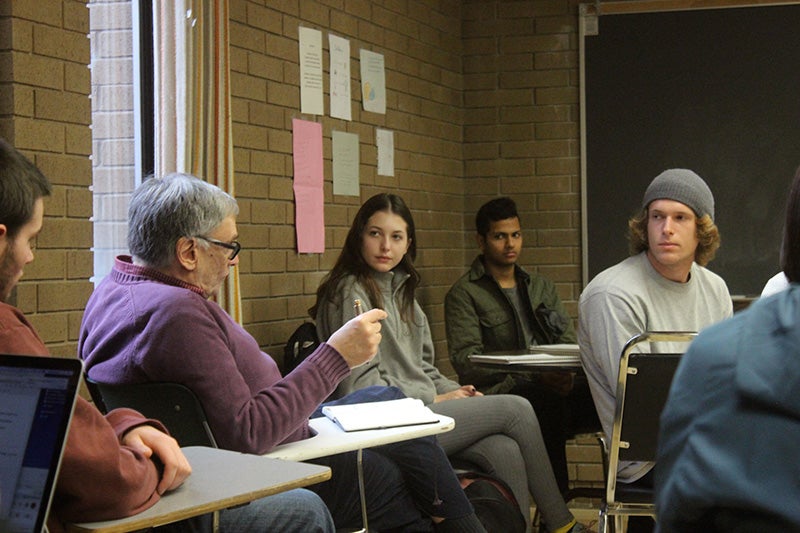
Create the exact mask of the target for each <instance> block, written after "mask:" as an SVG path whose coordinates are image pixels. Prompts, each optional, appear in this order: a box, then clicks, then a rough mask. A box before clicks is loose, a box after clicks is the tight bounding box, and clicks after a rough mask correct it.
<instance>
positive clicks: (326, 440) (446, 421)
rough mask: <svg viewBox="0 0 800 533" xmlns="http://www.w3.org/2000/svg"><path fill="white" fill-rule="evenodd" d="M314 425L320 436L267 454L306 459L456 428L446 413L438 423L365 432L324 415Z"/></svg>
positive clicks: (314, 421) (313, 421)
mask: <svg viewBox="0 0 800 533" xmlns="http://www.w3.org/2000/svg"><path fill="white" fill-rule="evenodd" d="M310 424H311V427H312V428H313V429H314V431H316V432H317V434H316V435H314V436H313V437H311V438H309V439H305V440H300V441H297V442H290V443H288V444H281V445H280V446H276V447H275V448H274V449H273V450H272V451H271V452H269V453H267V454H266V455H265V457H271V458H274V459H288V460H291V461H305V460H308V459H316V458H317V457H325V456H327V455H334V454H337V453H342V452H349V451H353V450H358V449H363V448H371V447H373V446H380V445H381V444H389V443H391V442H398V441H402V440H408V439H415V438H417V437H426V436H428V435H435V434H437V433H445V432H447V431H450V430H452V429H453V428H454V427H456V424H455V421H453V419H452V418H450V417H448V416H443V415H439V422H438V423H436V424H420V425H417V426H401V427H396V428H385V429H368V430H365V431H350V432H347V431H342V429H341V428H339V426H337V425H336V424H334V423H333V422H331V420H330V419H328V418H327V417H324V416H323V417H320V418H312V419H311V421H310Z"/></svg>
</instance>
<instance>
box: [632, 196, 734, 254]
mask: <svg viewBox="0 0 800 533" xmlns="http://www.w3.org/2000/svg"><path fill="white" fill-rule="evenodd" d="M647 214H648V208H647V207H645V208H644V209H642V210H641V211H640V212H639V213H638V214H637V215H634V216H632V217H631V218H630V219H629V220H628V248H629V249H630V253H631V255H636V254H638V253H640V252H644V251H646V250H649V249H650V244H649V243H648V241H647ZM695 221H696V230H695V234H696V235H697V249H696V250H695V251H694V262H695V263H697V264H698V265H700V266H706V265H707V264H708V263H710V262H711V260H712V259H714V255H716V253H717V249H718V248H719V245H720V244H721V242H722V240H721V239H720V236H719V228H717V226H716V224H714V221H713V220H711V215H708V214H705V215H703V216H702V217H697V218H696V219H695Z"/></svg>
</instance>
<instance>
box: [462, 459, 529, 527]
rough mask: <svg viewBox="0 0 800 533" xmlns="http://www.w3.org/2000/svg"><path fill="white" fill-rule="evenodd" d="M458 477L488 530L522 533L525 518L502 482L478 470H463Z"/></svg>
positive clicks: (509, 489) (512, 494) (511, 493)
mask: <svg viewBox="0 0 800 533" xmlns="http://www.w3.org/2000/svg"><path fill="white" fill-rule="evenodd" d="M458 479H459V481H460V482H461V487H462V488H463V489H464V493H465V494H466V495H467V499H469V501H470V503H471V504H472V507H473V508H474V509H475V514H476V515H477V516H478V520H480V521H481V524H483V527H484V528H486V531H487V532H488V533H525V517H524V516H522V513H521V512H520V510H519V504H518V503H517V499H516V498H515V497H514V493H513V492H512V491H511V488H510V487H509V486H508V484H507V483H506V482H505V481H503V480H502V479H499V478H496V477H494V476H490V475H489V474H483V473H480V472H462V473H460V474H458Z"/></svg>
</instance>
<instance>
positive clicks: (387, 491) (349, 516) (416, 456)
mask: <svg viewBox="0 0 800 533" xmlns="http://www.w3.org/2000/svg"><path fill="white" fill-rule="evenodd" d="M404 397H405V395H404V394H403V393H402V392H401V391H400V389H398V388H396V387H380V386H375V387H367V388H364V389H361V390H358V391H355V392H353V393H351V394H348V395H347V396H345V397H344V398H341V399H339V400H335V401H332V402H328V403H326V404H325V405H331V404H347V403H364V402H374V401H382V400H394V399H397V398H404ZM316 416H321V406H320V409H318V410H317V412H315V413H314V414H313V415H312V418H314V417H316ZM309 462H313V463H316V464H320V465H327V466H330V467H331V470H332V471H333V476H332V477H331V479H330V480H328V481H325V482H323V483H320V484H318V485H314V486H313V487H309V488H310V489H311V490H313V491H314V492H316V493H317V494H319V496H320V497H321V498H322V500H323V501H324V502H325V503H326V504H327V505H328V509H330V511H331V514H332V515H333V520H334V522H335V523H336V526H337V527H339V528H345V527H348V528H349V527H361V526H362V524H361V499H360V496H359V491H358V472H357V469H356V462H357V455H356V452H348V453H341V454H337V455H332V456H328V457H320V458H319V459H315V460H313V461H309ZM363 464H364V484H365V494H366V499H367V513H368V518H369V525H370V527H374V528H375V529H377V530H379V531H384V530H398V531H431V530H432V529H433V525H432V523H431V520H430V517H431V516H439V517H442V518H446V519H448V518H449V519H455V518H461V517H463V516H466V515H469V514H471V513H472V512H473V509H472V505H471V504H470V503H469V500H467V497H466V496H465V495H464V491H463V490H462V489H461V485H460V484H459V481H458V478H457V477H456V475H455V473H454V472H453V469H452V467H451V466H450V463H449V461H448V460H447V456H446V455H445V453H444V450H442V448H441V447H440V446H439V444H438V443H437V441H436V439H435V438H434V437H422V438H418V439H412V440H406V441H401V442H396V443H392V444H385V445H383V446H378V447H376V448H371V449H367V450H364V451H363Z"/></svg>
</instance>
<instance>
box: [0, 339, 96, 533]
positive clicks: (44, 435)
mask: <svg viewBox="0 0 800 533" xmlns="http://www.w3.org/2000/svg"><path fill="white" fill-rule="evenodd" d="M82 371H83V363H82V362H81V361H80V360H78V359H64V358H58V357H40V356H25V355H1V354H0V531H3V532H8V533H32V532H36V533H39V532H41V531H43V530H45V526H46V522H47V512H48V510H49V508H50V502H51V500H52V497H53V492H54V487H55V480H56V476H57V474H58V467H59V465H60V463H61V455H62V453H63V450H64V444H65V442H66V435H67V428H68V426H69V422H70V420H71V418H72V411H73V408H74V406H75V399H76V398H77V396H78V385H79V383H80V378H81V374H82Z"/></svg>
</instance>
